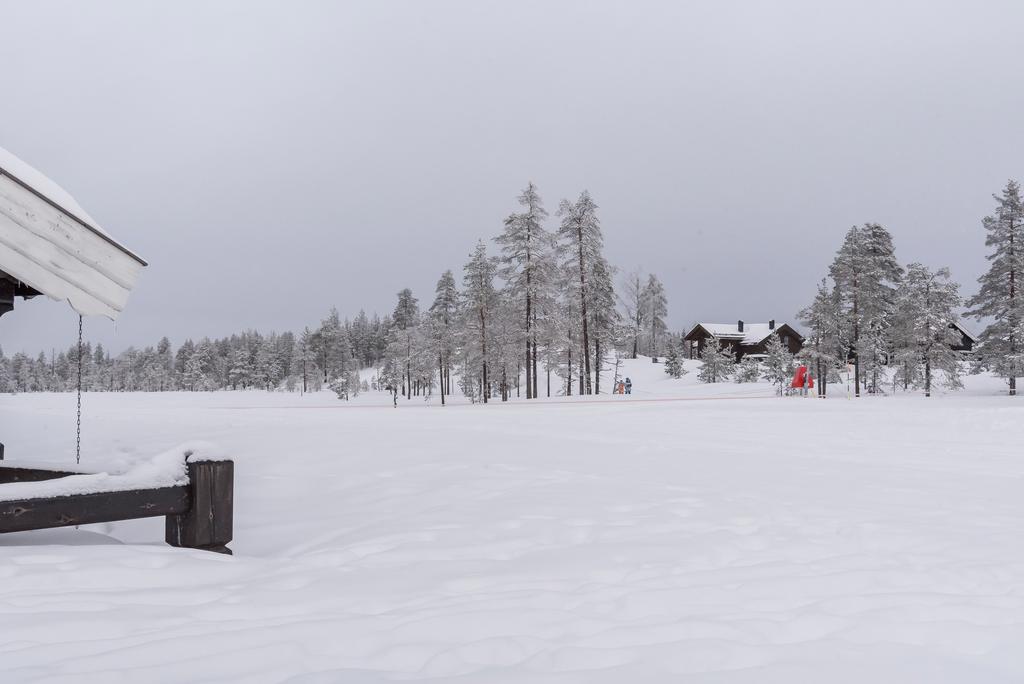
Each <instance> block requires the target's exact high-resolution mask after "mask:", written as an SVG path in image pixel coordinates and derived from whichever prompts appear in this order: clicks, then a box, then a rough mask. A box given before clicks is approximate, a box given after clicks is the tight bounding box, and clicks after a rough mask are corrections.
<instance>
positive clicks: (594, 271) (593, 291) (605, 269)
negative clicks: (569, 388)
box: [588, 256, 620, 394]
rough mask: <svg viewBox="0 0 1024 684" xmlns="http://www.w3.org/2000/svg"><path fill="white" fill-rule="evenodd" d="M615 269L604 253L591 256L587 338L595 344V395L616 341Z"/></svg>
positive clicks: (618, 320)
mask: <svg viewBox="0 0 1024 684" xmlns="http://www.w3.org/2000/svg"><path fill="white" fill-rule="evenodd" d="M613 272H614V268H613V267H612V266H611V265H610V264H609V263H608V262H607V261H606V260H605V258H604V257H603V256H598V257H597V258H596V259H594V262H593V265H592V268H591V271H590V297H591V302H590V307H589V308H588V311H589V312H590V321H591V324H590V330H591V333H590V338H591V340H592V341H593V344H594V394H600V393H601V372H602V371H603V370H604V360H605V357H607V356H608V354H609V352H611V351H612V349H613V348H614V345H615V344H616V343H617V342H618V341H619V338H618V334H617V333H618V326H619V322H620V317H619V312H618V311H617V310H616V308H615V287H614V285H613V284H612V274H613Z"/></svg>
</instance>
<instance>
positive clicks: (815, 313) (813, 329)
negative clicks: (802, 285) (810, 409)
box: [797, 278, 847, 397]
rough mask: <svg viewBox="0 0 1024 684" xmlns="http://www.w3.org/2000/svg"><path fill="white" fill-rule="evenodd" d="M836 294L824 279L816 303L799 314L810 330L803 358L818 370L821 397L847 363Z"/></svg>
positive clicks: (815, 372) (819, 285) (798, 316)
mask: <svg viewBox="0 0 1024 684" xmlns="http://www.w3.org/2000/svg"><path fill="white" fill-rule="evenodd" d="M836 294H837V293H836V290H835V289H834V288H829V287H828V281H827V280H826V279H825V278H822V279H821V282H820V283H819V284H818V291H817V294H816V295H815V296H814V301H813V302H811V304H810V305H809V306H808V307H806V308H805V309H803V310H801V311H800V313H798V314H797V319H798V320H799V321H800V323H801V324H802V325H803V326H804V327H806V328H807V330H808V335H807V339H806V341H805V342H804V346H803V349H802V350H801V351H800V357H801V358H802V359H804V360H806V361H807V363H808V364H809V366H810V367H811V368H813V369H814V377H815V378H817V379H818V381H817V382H818V396H821V397H824V396H826V395H827V388H828V376H829V375H830V374H831V373H832V372H833V371H834V369H837V368H838V367H839V365H840V363H842V361H845V359H846V355H847V352H846V349H845V348H844V345H843V342H842V312H841V311H840V307H839V303H838V298H837V296H836Z"/></svg>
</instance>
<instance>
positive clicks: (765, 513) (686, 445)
mask: <svg viewBox="0 0 1024 684" xmlns="http://www.w3.org/2000/svg"><path fill="white" fill-rule="evenodd" d="M627 373H628V374H630V375H631V376H632V377H633V380H634V382H635V383H636V393H635V394H634V395H633V396H631V397H611V396H604V397H600V398H598V399H597V400H590V401H580V400H575V399H574V400H571V401H564V400H563V401H552V402H546V401H541V402H536V403H531V404H527V403H526V402H525V401H519V402H511V403H509V404H505V405H502V404H500V403H495V404H492V405H489V406H486V407H484V406H469V405H465V404H461V405H453V406H449V407H446V408H444V409H442V408H441V407H440V406H439V405H438V402H437V400H436V397H435V399H434V400H433V401H431V402H424V401H423V400H422V399H414V400H413V401H411V402H403V403H401V404H400V407H399V409H398V410H394V409H392V408H391V407H390V398H389V397H387V396H385V395H383V394H372V395H368V396H363V397H360V398H359V399H358V400H356V401H353V402H351V403H348V404H345V403H343V402H339V401H338V400H337V399H335V398H334V397H333V396H332V395H330V394H328V393H322V394H318V395H306V396H299V395H290V394H268V393H265V392H223V393H216V394H194V395H193V394H186V393H174V394H163V395H159V394H110V395H105V394H97V395H87V396H86V398H85V402H86V412H85V418H84V429H83V440H84V448H83V458H84V461H85V462H88V461H89V459H90V458H93V459H96V458H100V457H109V456H135V455H139V454H156V453H159V452H162V451H165V450H166V449H168V448H170V447H173V446H174V445H175V444H177V443H180V442H184V441H188V440H195V439H202V440H210V441H214V442H216V443H218V444H219V445H220V446H221V447H222V448H223V449H224V450H226V451H227V452H229V453H230V454H231V455H233V456H234V458H235V459H236V463H237V466H236V468H237V472H236V484H235V486H236V509H235V540H234V542H233V543H232V545H231V546H232V548H233V549H234V552H235V556H234V557H226V556H221V555H216V554H211V553H204V552H198V551H188V550H181V549H172V548H170V547H168V546H165V545H164V544H163V543H162V539H163V521H162V519H152V520H143V521H134V522H126V523H117V524H113V525H102V526H91V527H88V528H84V527H83V528H82V529H79V530H74V529H64V530H50V531H40V532H31V533H20V534H13V535H6V536H2V537H0V681H2V682H4V684H9V683H15V682H19V683H20V682H75V683H90V682H96V683H102V684H112V683H117V682H132V683H138V682H147V683H148V682H168V683H175V684H177V683H180V682H221V681H231V682H247V683H250V682H252V683H258V682H284V681H288V682H296V683H299V682H301V683H304V684H311V683H314V682H316V683H321V682H323V683H326V682H345V683H352V684H372V683H374V682H384V681H407V680H412V681H434V682H472V683H484V684H490V683H496V682H501V683H512V682H545V683H547V682H559V683H562V682H580V683H587V684H591V683H593V684H602V683H614V684H625V683H634V682H658V683H663V682H676V681H685V682H715V683H719V682H750V683H754V682H756V683H759V684H761V683H766V682H779V683H782V682H785V683H786V684H792V683H793V682H929V683H934V682H972V683H975V682H986V683H992V682H1020V681H1022V680H1024V649H1022V645H1024V545H1022V539H1024V495H1022V490H1024V481H1022V474H1024V454H1022V453H1021V448H1020V445H1021V444H1022V443H1024V397H1021V398H1018V399H1011V398H1009V397H1006V396H1005V394H1004V395H1000V394H999V392H1000V390H1002V389H1003V386H1002V385H1001V383H999V382H998V381H996V380H993V379H991V378H967V390H966V391H964V392H962V393H957V394H949V395H944V396H938V397H934V398H932V399H928V400H926V399H924V398H922V397H920V396H919V395H897V396H888V397H872V398H864V399H861V400H859V401H856V402H853V401H847V400H846V399H845V397H844V393H843V392H842V391H841V389H842V388H839V387H833V388H832V389H833V390H836V391H835V396H833V397H832V398H830V399H829V400H827V401H818V400H813V399H799V398H786V399H782V398H777V397H773V396H771V394H772V393H771V389H770V388H768V387H767V386H765V385H735V384H723V385H718V386H712V387H708V386H701V385H697V384H696V382H695V379H694V374H692V373H691V375H689V376H687V377H686V378H684V379H683V380H682V381H671V380H668V379H667V378H665V377H664V375H663V373H662V371H661V366H653V364H650V363H649V362H639V361H638V362H635V363H633V364H631V365H630V366H629V367H628V368H627ZM73 415H74V397H73V396H72V395H70V394H65V395H19V396H3V397H0V440H2V441H4V442H5V443H6V444H7V452H8V458H9V459H14V458H19V457H31V458H37V459H39V458H45V459H49V460H65V461H66V460H67V459H72V460H73V454H72V450H71V447H72V446H73V441H74V423H73Z"/></svg>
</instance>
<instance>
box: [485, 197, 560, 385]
mask: <svg viewBox="0 0 1024 684" xmlns="http://www.w3.org/2000/svg"><path fill="white" fill-rule="evenodd" d="M519 204H520V205H521V206H522V207H523V211H522V212H520V213H516V214H512V215H511V216H509V217H508V218H507V219H505V230H504V232H503V233H502V234H501V235H499V236H498V237H497V238H495V241H496V242H497V243H498V244H499V245H500V246H501V251H502V257H501V264H502V266H501V271H500V274H501V277H502V278H503V279H504V280H505V282H506V283H507V286H506V289H508V291H509V296H510V297H511V299H512V301H513V303H515V304H517V308H518V309H519V315H520V317H521V321H522V328H523V340H524V344H525V350H526V351H525V354H524V356H523V365H524V367H525V371H526V398H527V399H533V398H535V396H536V394H535V392H536V388H537V378H536V372H537V320H538V317H539V313H540V311H539V309H540V307H541V305H542V302H541V301H540V300H541V299H542V298H543V296H544V292H545V290H546V289H548V287H549V283H550V280H551V277H552V273H551V268H550V260H549V259H548V254H549V253H550V251H551V249H552V245H553V242H554V237H553V236H552V235H551V234H550V233H549V232H548V231H547V230H545V229H544V220H545V219H546V218H547V215H548V213H547V211H545V210H544V204H543V202H542V201H541V198H540V194H539V193H538V192H537V187H536V186H535V185H534V184H533V183H529V184H528V185H527V186H526V189H525V190H523V192H522V194H521V195H519Z"/></svg>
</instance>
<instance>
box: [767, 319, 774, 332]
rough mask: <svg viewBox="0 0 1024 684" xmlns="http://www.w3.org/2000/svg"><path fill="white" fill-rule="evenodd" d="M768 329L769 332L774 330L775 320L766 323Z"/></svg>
mask: <svg viewBox="0 0 1024 684" xmlns="http://www.w3.org/2000/svg"><path fill="white" fill-rule="evenodd" d="M768 329H769V330H775V319H774V318H773V319H772V320H770V321H768Z"/></svg>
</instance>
